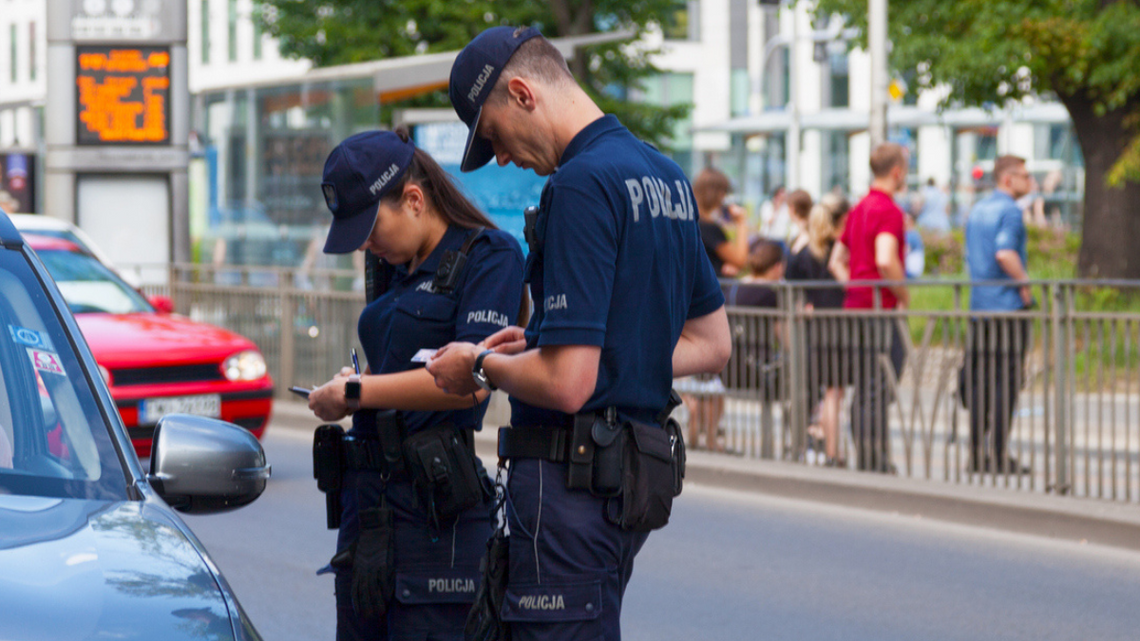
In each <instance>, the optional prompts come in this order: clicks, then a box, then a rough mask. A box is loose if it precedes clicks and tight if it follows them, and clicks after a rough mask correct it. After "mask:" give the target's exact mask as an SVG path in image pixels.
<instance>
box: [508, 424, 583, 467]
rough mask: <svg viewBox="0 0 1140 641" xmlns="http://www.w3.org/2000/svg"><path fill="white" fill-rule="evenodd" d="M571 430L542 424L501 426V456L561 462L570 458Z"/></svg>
mask: <svg viewBox="0 0 1140 641" xmlns="http://www.w3.org/2000/svg"><path fill="white" fill-rule="evenodd" d="M570 436H571V431H570V430H569V429H567V428H565V427H552V426H550V427H548V426H542V425H536V426H527V427H501V428H499V458H540V459H545V460H547V461H554V462H556V463H561V462H563V461H566V460H568V459H569V458H570Z"/></svg>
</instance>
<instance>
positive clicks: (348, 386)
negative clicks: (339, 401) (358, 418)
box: [344, 374, 362, 412]
mask: <svg viewBox="0 0 1140 641" xmlns="http://www.w3.org/2000/svg"><path fill="white" fill-rule="evenodd" d="M350 390H352V392H355V393H351V392H350ZM361 391H362V390H361V386H360V374H352V375H351V376H349V377H348V381H347V382H346V383H345V384H344V404H345V405H347V406H348V409H350V410H352V411H353V412H355V411H357V410H359V409H360V393H361Z"/></svg>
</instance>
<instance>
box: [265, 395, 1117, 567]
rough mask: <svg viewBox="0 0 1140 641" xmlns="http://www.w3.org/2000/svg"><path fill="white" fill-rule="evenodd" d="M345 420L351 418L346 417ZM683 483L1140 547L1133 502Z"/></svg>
mask: <svg viewBox="0 0 1140 641" xmlns="http://www.w3.org/2000/svg"><path fill="white" fill-rule="evenodd" d="M499 396H501V394H497V395H496V402H493V406H492V409H491V411H489V412H488V422H487V425H486V427H485V429H484V430H483V431H482V432H480V433H478V434H477V435H476V450H477V451H478V453H479V455H480V457H481V458H483V460H484V462H485V464H486V465H487V467H488V469H490V470H493V469H494V462H495V460H494V451H495V443H496V432H497V430H496V428H494V427H492V425H498V424H499V423H500V422H501V420H502V418H503V415H504V409H503V406H504V405H505V404H504V403H502V400H503V399H499V398H498V397H499ZM273 412H274V414H273V418H272V420H271V422H270V427H269V429H271V430H275V429H292V430H306V431H311V430H312V429H313V428H314V427H316V425H317V424H318V423H319V421H318V420H317V419H316V417H314V416H313V415H312V414H311V413H310V412H309V410H308V407H306V406H305V405H304V404H303V403H300V402H296V401H292V400H278V401H276V402H275V403H274V408H273ZM345 424H346V425H347V422H345ZM685 481H686V483H696V484H700V485H707V486H714V487H725V488H730V489H736V490H745V491H752V492H759V493H763V494H767V495H772V496H780V497H785V498H791V499H797V500H809V501H819V502H824V503H831V504H836V505H843V506H847V507H856V508H863V509H870V510H878V511H886V512H892V513H899V514H903V515H913V516H919V517H922V518H929V519H933V520H940V521H947V522H953V523H964V524H970V525H982V526H987V527H993V528H998V529H1003V530H1008V531H1013V532H1024V533H1029V534H1035V535H1038V536H1046V537H1050V538H1057V539H1064V540H1071V541H1081V542H1088V543H1091V544H1100V545H1109V546H1114V547H1122V548H1128V549H1133V550H1140V507H1138V506H1137V505H1136V504H1135V503H1124V502H1119V501H1118V502H1110V501H1103V500H1097V499H1088V498H1071V497H1062V496H1055V495H1047V494H1042V493H1037V492H1026V491H1016V490H1010V489H1005V488H1001V487H986V486H981V485H955V484H949V483H943V482H937V481H927V480H924V479H915V478H900V477H894V476H884V475H881V474H866V473H860V472H854V471H849V470H836V469H830V468H821V467H811V466H805V465H801V464H795V463H787V462H783V461H768V460H757V459H750V458H743V457H738V456H731V455H724V454H712V453H709V452H703V451H691V452H689V455H688V466H687V471H686V478H685Z"/></svg>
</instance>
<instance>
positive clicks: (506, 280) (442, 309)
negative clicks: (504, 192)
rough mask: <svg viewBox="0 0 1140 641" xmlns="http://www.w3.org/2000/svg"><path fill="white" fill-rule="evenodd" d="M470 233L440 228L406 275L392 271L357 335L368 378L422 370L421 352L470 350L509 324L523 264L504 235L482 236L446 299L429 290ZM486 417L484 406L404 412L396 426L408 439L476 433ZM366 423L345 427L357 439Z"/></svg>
mask: <svg viewBox="0 0 1140 641" xmlns="http://www.w3.org/2000/svg"><path fill="white" fill-rule="evenodd" d="M471 233H473V230H469V229H463V228H461V227H456V226H452V227H450V228H448V230H447V232H446V233H445V234H444V236H443V239H442V240H441V241H440V242H439V245H437V246H436V248H435V250H434V251H432V253H431V254H430V255H429V256H428V257H427V259H425V260H424V262H423V263H422V264H420V265H419V266H418V267H417V268H416V269H415V271H413V272H412V273H410V274H409V273H408V269H407V265H396V266H394V269H393V270H392V271H393V272H394V274H393V277H392V281H391V284H390V286H389V288H388V291H387V292H385V293H384V295H383V296H380V297H379V298H377V299H376V300H374V301H373V302H372V303H371V304H369V305H368V306H367V307H365V308H364V312H363V313H362V314H361V315H360V322H359V326H358V329H357V331H358V333H359V335H360V344H361V345H362V346H363V347H364V354H365V356H366V357H367V358H368V363H369V364H370V367H371V370H372V373H374V374H392V373H396V372H404V371H408V370H412V369H416V368H419V367H423V366H424V365H423V363H413V362H412V356H414V355H415V354H416V352H418V351H419V350H421V349H429V348H430V349H438V348H440V347H443V346H444V345H446V344H448V343H450V342H452V341H468V342H472V343H477V342H479V341H481V340H483V339H485V338H486V337H487V336H489V335H491V334H493V333H495V332H497V331H499V330H500V329H503V328H504V327H507V326H509V325H513V324H514V323H515V321H516V317H517V316H518V312H519V299H520V297H521V296H522V273H523V258H522V250H521V249H520V248H519V244H518V241H517V240H515V238H514V237H513V236H511V235H510V234H508V233H506V232H504V231H501V230H494V229H486V230H484V231H483V233H482V235H481V236H480V237H479V238H478V239H477V240H476V241H475V244H474V246H473V247H472V248H471V251H470V254H469V255H468V256H467V263H466V265H465V266H464V267H463V271H462V273H461V274H460V278H459V281H458V284H457V286H456V288H455V290H454V291H453V292H452V293H451V294H444V293H440V292H437V291H435V289H434V288H433V286H432V280H433V279H434V278H435V271H436V268H437V267H439V264H440V261H441V260H442V259H443V256H444V253H445V252H446V251H448V250H451V251H459V249H460V248H461V247H462V246H463V243H464V241H465V240H466V239H467V237H468V236H469V235H470V234H471ZM486 411H487V402H486V401H484V402H483V403H481V404H480V405H479V406H478V407H477V408H470V409H462V410H454V411H439V412H419V411H416V412H412V411H409V412H404V420H405V422H406V424H407V427H408V432H409V433H414V432H416V431H417V430H419V429H422V428H424V427H428V426H431V425H435V424H437V423H440V422H443V421H450V422H452V423H454V424H456V425H459V426H462V427H474V428H475V429H479V428H480V427H482V424H483V415H484V414H485V413H486ZM367 415H368V413H367V412H362V413H359V414H357V415H354V420H353V427H354V429H355V430H357V431H358V432H359V431H367V430H369V429H374V427H372V426H370V425H367V419H366V418H364V417H366V416H367ZM357 417H361V418H357Z"/></svg>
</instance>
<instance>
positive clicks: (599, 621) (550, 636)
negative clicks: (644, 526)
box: [503, 459, 649, 641]
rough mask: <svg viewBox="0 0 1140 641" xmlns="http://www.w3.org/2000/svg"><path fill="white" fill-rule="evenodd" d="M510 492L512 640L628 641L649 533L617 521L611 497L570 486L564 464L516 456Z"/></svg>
mask: <svg viewBox="0 0 1140 641" xmlns="http://www.w3.org/2000/svg"><path fill="white" fill-rule="evenodd" d="M507 487H508V492H509V495H510V501H509V503H508V509H507V513H508V518H509V521H508V523H509V527H510V569H509V581H508V586H507V598H506V600H505V603H504V605H503V617H504V619H505V620H507V621H510V623H511V638H512V639H513V641H539V640H541V641H563V640H564V641H571V640H574V641H594V640H596V639H606V640H607V641H618V640H619V639H621V602H622V597H623V595H624V594H625V586H626V584H628V583H629V578H630V575H632V574H633V558H634V557H635V556H636V555H637V552H638V551H639V550H640V549H641V546H642V545H643V544H644V543H645V540H646V539H647V538H648V537H649V534H648V533H638V532H626V531H623V530H622V529H621V528H619V527H618V526H616V525H614V524H612V523H610V522H609V521H608V520H607V519H606V517H605V510H606V499H601V498H596V497H594V496H591V495H590V493H589V492H586V491H583V490H569V489H567V488H566V464H564V463H552V462H550V461H542V460H538V459H514V460H512V461H511V467H510V477H509V480H508V484H507Z"/></svg>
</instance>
